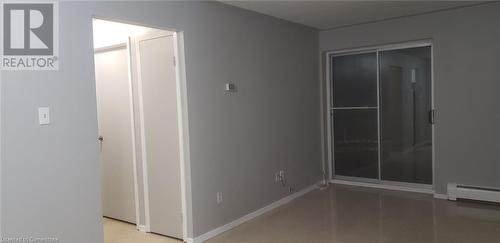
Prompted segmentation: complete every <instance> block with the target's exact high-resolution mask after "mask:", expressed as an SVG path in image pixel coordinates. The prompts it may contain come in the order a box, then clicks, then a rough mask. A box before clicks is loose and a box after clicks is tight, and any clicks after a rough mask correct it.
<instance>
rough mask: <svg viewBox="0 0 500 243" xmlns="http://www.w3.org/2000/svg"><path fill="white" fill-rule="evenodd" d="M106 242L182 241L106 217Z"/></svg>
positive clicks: (175, 242) (165, 242) (164, 242)
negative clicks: (143, 231) (145, 231)
mask: <svg viewBox="0 0 500 243" xmlns="http://www.w3.org/2000/svg"><path fill="white" fill-rule="evenodd" d="M103 220H104V243H180V242H181V241H179V240H175V239H171V238H168V237H165V236H161V235H156V234H149V233H142V232H139V231H137V230H136V228H135V225H133V224H129V223H124V222H122V221H118V220H113V219H108V218H104V219H103Z"/></svg>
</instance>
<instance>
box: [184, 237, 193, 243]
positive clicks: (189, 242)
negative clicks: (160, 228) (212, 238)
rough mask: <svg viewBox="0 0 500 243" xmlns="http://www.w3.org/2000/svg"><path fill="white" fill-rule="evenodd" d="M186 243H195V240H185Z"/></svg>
mask: <svg viewBox="0 0 500 243" xmlns="http://www.w3.org/2000/svg"><path fill="white" fill-rule="evenodd" d="M184 242H186V243H194V239H193V238H186V239H184Z"/></svg>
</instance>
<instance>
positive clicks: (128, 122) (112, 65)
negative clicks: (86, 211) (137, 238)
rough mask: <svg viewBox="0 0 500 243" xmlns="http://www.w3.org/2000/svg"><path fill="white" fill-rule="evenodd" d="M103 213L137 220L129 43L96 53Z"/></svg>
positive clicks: (121, 218) (133, 221)
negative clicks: (127, 45)
mask: <svg viewBox="0 0 500 243" xmlns="http://www.w3.org/2000/svg"><path fill="white" fill-rule="evenodd" d="M95 71H96V72H95V75H96V93H97V111H98V112H97V113H98V124H99V135H100V137H99V140H100V141H99V142H100V159H101V167H102V202H103V215H104V216H106V217H110V218H114V219H118V220H122V221H126V222H130V223H134V224H135V223H136V205H135V202H136V198H135V180H134V174H135V172H134V167H135V164H134V156H135V154H134V152H133V151H134V144H133V130H132V127H133V125H132V124H133V121H132V109H131V99H132V98H131V96H130V80H129V57H128V50H127V47H126V45H125V44H124V45H120V46H113V47H111V48H101V49H100V50H98V51H96V53H95Z"/></svg>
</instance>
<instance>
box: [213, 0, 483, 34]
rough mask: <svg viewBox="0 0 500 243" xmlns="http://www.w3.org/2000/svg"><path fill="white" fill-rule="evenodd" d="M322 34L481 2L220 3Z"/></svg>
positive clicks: (256, 0) (257, 0)
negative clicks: (308, 28)
mask: <svg viewBox="0 0 500 243" xmlns="http://www.w3.org/2000/svg"><path fill="white" fill-rule="evenodd" d="M219 1H220V2H222V3H225V4H230V5H233V6H236V7H239V8H244V9H248V10H252V11H255V12H259V13H262V14H266V15H270V16H274V17H277V18H280V19H284V20H288V21H291V22H295V23H299V24H303V25H306V26H310V27H313V28H317V29H320V30H325V29H332V28H338V27H343V26H349V25H355V24H363V23H370V22H375V21H380V20H385V19H391V18H398V17H403V16H409V15H417V14H423V13H429V12H434V11H440V10H446V9H452V8H457V7H464V6H470V5H474V4H479V3H481V2H480V1H373V0H371V1H308V0H305V1H304V0H303V1H283V0H282V1H262V0H247V1H234V0H219Z"/></svg>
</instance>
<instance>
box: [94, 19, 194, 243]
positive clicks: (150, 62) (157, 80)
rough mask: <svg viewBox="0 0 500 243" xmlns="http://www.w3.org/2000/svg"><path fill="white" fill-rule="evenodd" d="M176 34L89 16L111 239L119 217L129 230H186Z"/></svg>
mask: <svg viewBox="0 0 500 243" xmlns="http://www.w3.org/2000/svg"><path fill="white" fill-rule="evenodd" d="M179 34H180V33H178V32H175V31H170V30H163V29H157V28H150V27H145V26H140V25H132V24H125V23H122V22H115V21H108V20H104V19H97V18H94V19H93V37H94V39H93V41H94V63H95V81H96V86H95V87H96V104H97V114H98V131H99V137H98V142H99V149H100V163H101V175H102V176H101V178H102V179H101V182H102V185H101V188H102V209H103V217H104V219H103V221H104V227H105V229H104V233H105V239H111V238H113V239H116V237H117V236H116V235H109V234H113V232H114V231H115V228H113V227H116V225H117V224H118V223H119V222H118V221H122V223H128V224H131V225H135V226H136V227H135V229H136V230H133V231H142V232H145V233H154V234H158V235H163V236H168V237H171V238H175V239H185V238H186V228H187V227H186V225H187V224H186V222H185V220H186V219H185V217H183V215H186V206H185V205H186V193H185V181H184V180H185V176H184V171H185V169H184V167H185V162H186V161H185V149H186V143H185V141H187V139H186V137H187V132H185V131H186V130H185V125H184V124H187V120H186V119H185V118H184V117H185V116H184V115H183V114H185V112H186V108H185V107H186V106H185V102H184V99H185V95H184V94H185V92H184V91H183V90H182V89H183V88H184V87H185V85H184V84H185V81H184V80H183V78H182V77H183V74H182V71H181V70H183V69H182V67H180V66H181V65H183V63H182V62H179V61H178V60H183V57H182V56H181V55H182V53H183V52H182V41H180V40H179V39H182V37H179ZM120 227H121V226H120ZM128 228H130V227H128ZM133 228H134V227H132V229H133ZM119 234H122V235H123V237H130V235H128V234H137V232H127V233H125V234H123V232H120V233H119ZM127 235H128V236H127ZM148 237H153V236H148ZM155 237H160V236H155ZM132 238H134V237H133V236H132ZM119 241H120V240H119Z"/></svg>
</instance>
